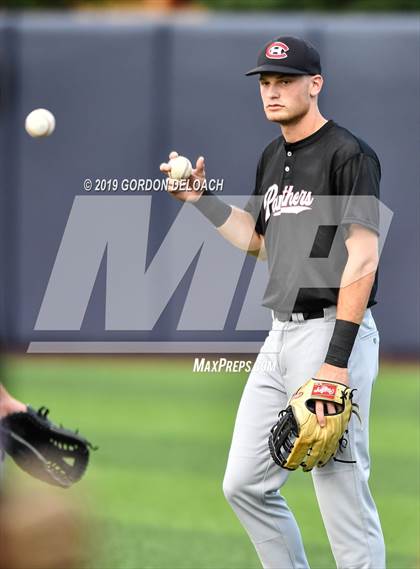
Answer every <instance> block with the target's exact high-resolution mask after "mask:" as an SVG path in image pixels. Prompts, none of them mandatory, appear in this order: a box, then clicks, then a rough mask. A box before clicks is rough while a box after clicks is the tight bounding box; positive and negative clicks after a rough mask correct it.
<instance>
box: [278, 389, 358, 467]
mask: <svg viewBox="0 0 420 569" xmlns="http://www.w3.org/2000/svg"><path fill="white" fill-rule="evenodd" d="M353 391H354V390H351V389H350V388H349V387H348V386H347V385H344V384H342V383H338V382H335V381H324V380H322V379H310V380H309V381H307V382H306V383H305V384H304V385H302V387H300V388H299V389H298V390H297V391H296V392H295V393H294V394H293V395H292V397H291V398H290V400H289V401H288V404H287V407H286V409H283V410H282V411H280V413H279V419H278V421H277V423H276V424H275V425H274V426H273V427H272V429H271V431H270V437H269V440H268V446H269V448H270V453H271V456H272V458H273V460H274V462H275V463H276V464H278V465H279V466H281V467H283V468H286V469H287V470H296V469H297V468H299V467H302V469H303V470H304V471H305V472H307V471H309V470H312V468H313V467H314V466H324V465H325V464H326V463H327V462H328V461H329V460H330V458H331V457H333V456H334V455H335V453H336V452H337V449H338V448H339V446H340V442H342V441H343V437H344V434H345V432H346V430H347V426H348V423H349V420H350V417H351V414H352V412H355V413H356V414H357V410H355V409H354V407H356V408H357V404H354V403H353V402H352V399H353ZM315 401H325V402H329V403H334V404H335V407H336V413H335V414H333V415H326V416H325V421H326V424H325V426H324V427H321V426H320V425H319V423H318V420H317V416H316V414H315Z"/></svg>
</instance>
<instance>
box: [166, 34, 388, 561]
mask: <svg viewBox="0 0 420 569" xmlns="http://www.w3.org/2000/svg"><path fill="white" fill-rule="evenodd" d="M247 75H258V76H259V86H260V94H261V100H262V104H263V108H264V112H265V115H266V117H267V119H268V120H269V121H271V122H274V123H277V124H278V125H279V127H280V130H281V135H280V136H279V137H278V138H276V139H275V140H273V141H272V142H271V143H270V144H268V146H267V147H266V148H265V150H264V151H263V153H262V155H261V157H260V160H259V162H258V167H257V172H256V182H255V189H254V195H253V196H252V197H251V199H250V201H249V203H248V204H247V206H246V207H245V209H244V210H241V209H239V208H236V207H233V206H230V205H228V204H227V203H225V202H224V201H222V200H220V199H219V198H218V197H216V196H215V195H211V193H210V192H208V191H207V190H205V189H204V190H203V191H193V189H192V188H193V184H192V182H195V181H196V180H201V181H204V180H205V162H204V157H203V156H200V157H199V158H198V159H197V161H196V167H195V169H194V170H193V174H192V176H191V178H190V181H191V185H190V187H191V190H188V189H187V190H185V191H177V188H176V186H174V184H173V182H172V181H169V184H168V189H169V191H170V192H171V194H172V195H173V196H174V197H175V198H177V199H180V200H183V201H189V202H190V203H192V204H193V205H194V206H195V207H197V208H198V209H199V210H200V211H201V212H202V213H203V214H204V215H205V216H206V217H207V218H208V219H209V220H210V221H211V223H213V224H214V225H215V227H217V229H218V231H219V232H220V234H221V235H222V236H223V237H225V238H226V239H227V240H228V241H229V242H231V243H232V244H234V245H235V246H237V247H239V248H241V249H243V250H245V251H248V252H249V253H250V254H253V255H255V256H258V257H259V258H260V259H267V261H268V268H269V279H268V285H267V289H266V291H265V294H264V299H263V304H264V306H266V307H268V308H270V309H271V312H272V316H273V323H272V330H271V331H270V333H269V335H268V337H267V338H266V340H265V343H264V345H263V347H262V349H261V351H260V354H259V355H258V358H259V360H260V362H264V361H270V362H271V363H274V364H275V366H274V368H273V366H268V365H267V366H263V365H259V366H258V369H257V366H255V370H253V371H251V373H250V376H249V378H248V381H247V384H246V386H245V389H244V392H243V395H242V399H241V402H240V405H239V409H238V413H237V417H236V422H235V428H234V433H233V438H232V444H231V448H230V452H229V458H228V463H227V468H226V473H225V478H224V483H223V489H224V493H225V496H226V498H227V500H228V501H229V503H230V505H231V506H232V508H233V510H234V511H235V513H236V515H237V516H238V518H239V520H240V522H241V523H242V524H243V526H244V528H245V529H246V531H247V533H248V535H249V537H250V539H251V540H252V543H253V545H254V547H255V549H256V551H257V554H258V556H259V558H260V560H261V563H262V566H263V567H265V568H267V569H268V568H269V569H274V568H275V569H288V568H299V569H304V568H308V567H309V563H308V559H307V557H306V554H305V550H304V545H303V543H302V538H301V534H300V531H299V527H298V525H297V523H296V520H295V518H294V516H293V513H292V512H291V511H290V509H289V507H288V505H287V503H286V500H285V499H284V497H283V496H282V493H281V489H282V486H283V485H284V484H285V483H286V481H287V478H288V476H289V474H290V472H289V471H288V470H286V469H284V468H281V467H280V466H278V465H277V464H275V463H274V462H273V460H272V458H271V456H270V452H269V449H268V446H267V437H268V434H269V432H270V429H271V427H272V426H273V424H274V423H275V422H276V420H277V415H278V413H279V411H280V410H282V409H285V408H286V406H287V404H288V402H289V401H290V399H291V397H292V396H293V394H295V395H294V396H296V391H297V390H298V389H299V387H300V386H302V385H303V384H305V382H307V381H308V379H310V378H316V379H319V380H323V381H325V382H328V381H329V382H332V385H334V384H335V383H339V384H344V386H349V387H350V388H351V389H355V390H356V391H355V392H354V397H355V400H357V403H358V405H359V408H358V411H359V414H360V421H358V420H356V419H354V418H353V419H351V420H350V423H349V426H348V436H347V446H346V447H345V448H341V450H340V452H337V454H336V456H335V457H334V459H331V460H329V461H328V462H327V464H326V465H325V466H323V467H322V468H320V467H318V466H316V467H315V468H313V470H312V471H311V473H312V479H313V483H314V487H315V492H316V496H317V500H318V504H319V508H320V511H321V515H322V518H323V522H324V525H325V528H326V531H327V535H328V539H329V542H330V546H331V549H332V552H333V555H334V558H335V561H336V564H337V567H339V568H342V569H344V568H345V569H350V568H351V569H383V568H384V567H385V547H384V540H383V535H382V531H381V525H380V521H379V517H378V513H377V510H376V507H375V503H374V501H373V498H372V495H371V493H370V490H369V486H368V479H369V471H370V461H369V448H368V425H369V406H370V398H371V390H372V385H373V383H374V381H375V378H376V376H377V372H378V349H379V335H378V331H377V328H376V325H375V322H374V319H373V316H372V313H371V307H372V306H373V305H374V304H376V300H375V295H376V290H377V266H378V235H379V213H378V207H377V203H378V200H377V198H379V181H380V164H379V161H378V158H377V156H376V154H375V152H374V151H373V150H372V149H371V148H370V147H369V146H368V145H367V144H366V143H365V142H363V141H362V140H360V139H359V138H357V137H356V136H355V135H353V134H352V133H351V132H349V131H348V130H346V129H345V128H343V127H341V126H339V125H338V124H336V123H335V122H334V121H333V120H327V119H326V118H325V117H324V116H323V115H322V114H321V112H320V110H319V108H318V96H319V93H320V92H321V89H322V86H323V77H322V74H321V64H320V57H319V54H318V52H317V50H316V49H315V48H314V47H313V46H312V45H311V44H310V43H308V42H306V41H304V40H303V39H300V38H296V37H289V36H286V37H278V38H276V39H274V40H272V41H270V42H268V43H267V44H266V45H265V46H264V47H263V49H262V50H261V52H260V54H259V56H258V64H257V67H255V68H254V69H251V70H250V71H249V72H248V73H247ZM175 156H177V153H176V152H173V153H171V154H170V156H169V158H173V157H175ZM161 171H162V172H166V173H169V172H170V165H169V163H163V164H162V165H161ZM194 187H196V185H194ZM331 197H332V198H333V199H330V198H331ZM360 197H364V198H369V201H362V205H360V200H357V199H354V200H353V199H352V198H360ZM336 198H340V199H341V198H346V200H347V201H346V202H345V207H344V208H343V209H340V208H341V205H340V204H341V201H340V199H339V200H338V201H337V199H336ZM372 201H373V202H374V203H376V207H375V206H372V205H369V204H372ZM337 203H338V204H339V205H338V211H340V212H341V213H340V214H339V217H338V218H337V217H334V216H335V215H337V214H335V213H334V211H335V212H336V211H337ZM316 216H319V217H318V219H317V220H316V222H315V225H316V227H317V228H318V231H317V232H316V233H315V238H312V243H311V245H312V246H311V247H309V249H308V248H307V243H304V241H305V239H306V238H307V236H308V234H310V232H309V233H308V231H307V228H308V227H313V224H314V219H315V218H316ZM323 219H324V223H322V220H323ZM337 219H338V220H339V221H337ZM319 220H321V222H320V221H319ZM331 220H333V221H331ZM334 221H335V223H334ZM302 243H303V244H302ZM305 247H306V249H305ZM333 248H334V250H335V252H336V253H337V251H338V254H336V256H335V258H334V259H335V260H334V261H333V262H332V265H334V266H333V268H332V269H331V264H330V265H328V264H327V263H323V262H321V261H325V260H326V259H329V252H330V250H331V251H332V250H333ZM302 251H303V252H304V251H307V253H306V257H308V253H309V257H310V260H311V263H307V265H308V266H309V269H307V268H306V265H305V266H303V265H302V262H301V259H302ZM312 261H314V262H313V263H312ZM334 270H335V272H336V273H338V280H337V281H334ZM336 276H337V275H336ZM323 277H325V278H323ZM311 278H312V281H311ZM311 283H312V286H311ZM296 291H297V292H296ZM291 299H294V302H292V303H291ZM264 369H270V370H272V369H275V370H276V371H274V372H273V371H267V372H264V371H260V370H264ZM327 385H328V384H327ZM325 389H326V390H327V393H325V391H323V392H322V395H323V396H324V401H321V400H316V401H315V413H316V417H317V421H318V424H319V426H320V427H321V428H322V429H326V428H327V427H328V419H329V415H334V414H337V413H338V412H339V409H338V407H337V406H336V405H335V404H334V403H332V402H326V403H325V395H327V397H326V399H327V400H328V389H329V388H328V387H326V388H325ZM321 391H322V390H321ZM321 391H320V394H321ZM297 396H299V392H298V395H297ZM331 420H332V419H331ZM324 432H326V431H324ZM343 447H344V445H343Z"/></svg>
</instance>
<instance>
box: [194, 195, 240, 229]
mask: <svg viewBox="0 0 420 569" xmlns="http://www.w3.org/2000/svg"><path fill="white" fill-rule="evenodd" d="M203 198H204V199H203ZM193 205H194V206H195V207H196V208H197V209H198V210H199V211H201V213H202V214H203V215H204V216H205V217H207V219H208V220H209V221H211V223H212V224H213V225H215V226H216V227H220V226H221V225H223V224H224V223H225V221H227V219H228V217H229V216H230V214H231V213H232V206H230V205H228V204H227V203H225V202H224V201H222V200H221V199H219V198H218V197H217V196H215V195H214V194H212V193H211V192H209V191H208V190H204V192H203V193H202V194H201V197H200V199H199V200H197V201H196V202H193Z"/></svg>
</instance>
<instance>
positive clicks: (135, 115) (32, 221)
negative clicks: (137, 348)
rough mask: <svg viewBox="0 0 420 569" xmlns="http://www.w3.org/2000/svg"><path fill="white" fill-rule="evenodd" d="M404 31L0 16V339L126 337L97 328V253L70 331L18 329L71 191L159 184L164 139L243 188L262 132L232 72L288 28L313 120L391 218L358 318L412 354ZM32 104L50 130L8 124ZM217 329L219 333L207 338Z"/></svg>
mask: <svg viewBox="0 0 420 569" xmlns="http://www.w3.org/2000/svg"><path fill="white" fill-rule="evenodd" d="M418 24H419V21H418V17H417V16H416V15H412V16H410V17H407V16H403V15H396V14H393V15H389V16H387V15H386V16H385V15H384V16H381V15H372V16H367V15H363V16H343V17H336V16H325V15H322V16H318V15H305V16H301V15H299V16H294V15H279V14H273V15H272V16H268V15H264V16H256V15H248V16H236V15H235V16H233V15H232V16H229V15H220V16H213V15H207V14H198V15H190V16H188V17H185V18H182V17H176V18H172V19H167V18H165V17H157V16H156V17H153V16H150V15H149V16H142V15H134V16H133V15H127V16H116V15H99V14H71V13H70V14H66V15H54V14H51V15H46V14H42V15H27V14H24V15H14V16H5V15H3V16H0V87H1V95H0V96H1V100H0V104H1V107H0V183H1V188H0V190H1V192H0V199H1V204H2V211H1V216H2V217H1V219H2V233H1V234H2V244H1V245H2V248H1V267H2V282H3V290H4V295H3V296H4V298H5V300H4V302H3V306H2V314H3V316H2V328H3V334H4V336H5V337H6V338H7V339H8V341H9V342H11V343H13V344H16V343H18V344H22V345H24V344H26V343H27V342H29V341H31V340H34V339H51V338H59V339H63V340H65V339H77V340H103V339H110V338H111V336H112V338H111V339H118V338H124V339H126V338H127V335H124V334H123V333H118V334H117V333H116V334H114V335H111V336H110V334H109V333H107V332H105V331H104V305H105V290H106V259H104V262H103V263H102V266H101V268H100V270H99V273H98V276H97V278H96V281H95V286H94V290H93V293H92V296H91V300H90V303H89V307H88V310H87V313H86V317H85V319H84V321H83V326H82V329H81V331H71V332H70V331H65V330H63V331H61V332H57V333H54V332H51V333H49V334H48V333H45V332H34V325H35V322H36V319H37V315H38V312H39V309H40V306H41V302H42V299H43V295H44V293H45V290H46V286H47V283H48V280H49V277H50V274H51V270H52V267H53V264H54V261H55V258H56V255H57V251H58V248H59V245H60V241H61V239H62V236H63V232H64V228H65V226H66V222H67V219H68V216H69V212H70V210H71V207H72V204H73V202H74V199H75V197H76V196H86V192H85V191H84V189H83V181H84V179H86V178H90V179H93V180H94V179H95V178H108V179H114V178H116V179H120V180H121V179H126V178H134V179H137V178H148V177H156V176H157V177H159V176H160V173H159V170H158V166H159V163H160V162H162V161H163V160H165V158H166V155H167V153H168V151H169V150H171V149H173V148H176V149H178V150H179V151H180V152H182V153H183V154H186V155H188V156H191V157H195V156H197V155H199V154H203V155H205V156H206V160H207V171H208V174H209V175H210V176H211V177H215V178H223V179H224V181H225V185H224V192H225V193H226V194H249V193H250V192H251V191H252V188H253V183H254V176H255V167H256V163H257V160H258V156H259V154H260V152H261V151H262V149H263V148H264V147H265V145H266V144H267V143H268V142H269V141H270V140H272V139H273V138H275V137H276V136H277V134H278V129H277V127H275V126H274V125H272V124H270V123H267V121H266V120H265V119H264V116H263V112H262V109H261V105H260V102H259V95H258V88H257V80H256V78H255V77H254V78H249V77H245V76H244V74H243V73H244V72H245V71H246V70H247V69H249V68H250V67H252V66H253V65H254V62H255V59H256V52H257V51H258V49H259V48H260V46H261V45H262V44H263V43H264V42H265V41H266V40H267V39H270V38H271V37H274V36H276V35H279V34H290V35H301V36H304V37H305V38H307V39H309V40H311V41H312V42H313V43H314V44H315V45H316V46H317V47H318V49H319V51H320V53H321V59H322V61H323V70H324V75H325V80H326V83H325V87H324V90H323V93H322V96H321V100H320V106H321V110H322V111H323V113H324V114H325V115H326V116H327V117H328V118H333V119H334V120H336V121H337V122H338V123H339V124H341V125H343V126H346V127H347V128H349V129H350V130H352V131H353V132H354V133H355V134H357V135H358V136H360V137H361V138H363V139H364V140H366V141H367V142H368V143H369V144H370V145H371V146H372V147H373V148H374V149H375V150H376V152H377V154H378V155H379V157H380V160H381V163H382V171H383V178H382V201H383V202H384V203H385V204H386V205H387V206H388V207H389V208H390V209H391V210H392V211H393V212H394V217H393V221H392V225H391V229H390V233H389V236H388V240H387V243H386V245H385V248H384V251H383V255H382V259H381V269H380V280H379V294H378V305H377V306H376V307H375V309H374V315H375V317H376V320H377V323H378V326H379V327H380V330H381V342H382V349H383V351H384V352H388V353H396V354H406V353H413V352H415V351H416V349H418V340H419V338H418V319H419V300H418V297H419V272H418V263H419V258H420V247H419V238H418V230H419V181H420V166H419V159H418V152H419V124H420V121H419V119H420V116H419V115H420V108H419V100H420V96H419V95H420V65H419V25H418ZM36 107H47V108H49V109H51V110H52V111H53V112H54V114H55V115H56V118H57V130H56V132H55V134H54V135H53V136H52V137H50V138H48V139H45V140H33V139H30V138H29V137H28V136H27V135H26V133H25V132H24V130H23V123H24V119H25V116H26V114H27V113H28V112H29V111H30V110H32V109H33V108H36ZM177 212H178V205H177V204H176V203H175V201H174V200H170V199H168V196H167V195H165V194H162V193H161V194H154V195H153V205H152V211H151V225H150V233H149V244H148V248H149V252H148V253H149V255H151V256H153V254H154V252H155V251H156V250H157V248H158V247H159V244H160V242H161V240H162V238H163V236H164V234H165V232H166V230H167V229H168V228H169V227H170V225H171V223H172V221H173V219H174V217H175V216H176V214H177ZM81 255H83V251H81ZM168 270H170V269H168ZM181 301H182V297H179V295H178V296H177V295H175V296H174V299H173V302H172V303H171V306H169V308H168V311H166V312H167V315H166V319H164V321H162V322H163V323H162V322H160V324H159V325H158V326H157V327H156V329H155V330H154V331H153V334H151V337H153V339H156V340H159V339H160V337H161V334H163V333H166V334H168V327H169V328H170V326H171V323H172V325H173V333H169V337H170V339H174V340H175V339H177V333H176V323H175V324H173V323H174V322H176V318H177V316H176V315H177V314H178V313H179V310H178V304H179V302H181ZM159 326H160V327H159ZM229 327H231V326H227V328H229ZM230 334H231V332H229V330H228V329H226V330H225V331H223V332H222V333H221V334H219V335H218V339H221V340H223V339H229V338H230V337H231V336H230ZM260 337H262V335H261V334H260ZM128 338H129V339H136V338H137V335H136V333H135V332H132V333H131V334H130V335H129V337H128ZM207 338H208V339H211V338H212V334H211V333H210V334H209V335H208V337H207ZM253 338H254V337H253Z"/></svg>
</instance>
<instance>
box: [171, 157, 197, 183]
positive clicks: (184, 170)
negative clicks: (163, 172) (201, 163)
mask: <svg viewBox="0 0 420 569" xmlns="http://www.w3.org/2000/svg"><path fill="white" fill-rule="evenodd" d="M169 166H170V167H171V171H170V172H169V177H170V178H172V179H174V180H186V179H188V178H189V177H190V176H191V174H192V165H191V162H190V161H189V160H188V158H185V156H177V157H176V158H172V159H171V160H169Z"/></svg>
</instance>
